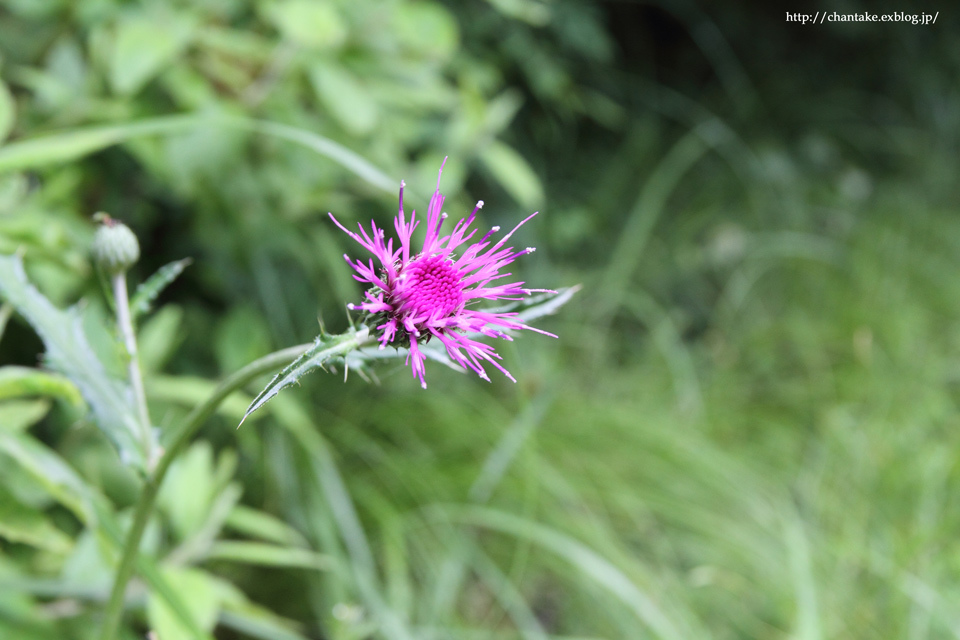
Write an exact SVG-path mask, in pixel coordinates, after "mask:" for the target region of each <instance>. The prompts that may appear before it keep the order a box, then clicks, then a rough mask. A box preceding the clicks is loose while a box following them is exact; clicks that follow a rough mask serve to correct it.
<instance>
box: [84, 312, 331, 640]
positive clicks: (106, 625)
mask: <svg viewBox="0 0 960 640" xmlns="http://www.w3.org/2000/svg"><path fill="white" fill-rule="evenodd" d="M118 306H119V304H118ZM312 346H313V345H312V344H302V345H299V346H296V347H290V348H288V349H283V350H281V351H276V352H274V353H271V354H269V355H266V356H264V357H262V358H260V359H259V360H255V361H253V362H251V363H250V364H248V365H247V366H245V367H244V368H242V369H240V370H239V371H237V372H236V373H234V374H233V375H231V376H230V377H229V378H227V379H226V380H224V381H223V382H221V383H220V384H219V385H218V386H217V388H216V389H214V391H213V393H212V394H211V395H210V397H209V398H207V400H206V401H205V402H204V403H203V404H201V405H198V406H197V407H196V408H195V409H194V410H193V411H191V412H190V415H188V416H187V417H186V419H185V420H184V421H183V423H182V426H181V427H180V429H179V430H178V431H177V432H176V433H175V434H174V436H173V442H172V443H171V445H170V447H169V448H168V449H167V450H166V451H165V452H164V453H163V455H162V456H161V458H160V461H159V462H158V463H157V466H156V467H155V468H154V470H153V472H152V473H151V474H150V476H149V477H148V478H147V480H146V482H145V483H144V485H143V490H142V491H141V492H140V498H139V500H138V501H137V506H136V509H135V511H134V515H133V524H132V525H131V527H130V531H129V532H128V533H127V539H126V542H125V543H124V547H123V556H121V558H120V565H119V566H118V567H117V574H116V576H115V577H114V579H113V589H112V590H111V591H110V599H109V600H108V601H107V609H106V616H105V618H104V622H103V628H102V631H101V633H100V638H101V640H113V638H114V637H115V636H116V633H117V629H118V627H119V626H120V618H121V616H122V614H123V596H124V593H125V592H126V590H127V582H129V580H130V577H131V576H132V575H133V570H134V567H135V566H136V562H137V554H138V552H139V549H140V539H141V538H142V537H143V531H144V529H146V526H147V521H148V520H149V519H150V514H151V513H152V512H153V505H154V503H155V502H156V499H157V492H158V491H159V490H160V485H161V484H162V483H163V479H164V477H165V476H166V474H167V471H168V470H169V469H170V465H171V463H172V462H173V461H174V460H175V459H176V458H177V456H178V455H179V454H180V452H181V451H183V449H184V448H185V447H186V446H187V444H188V443H189V442H190V439H191V438H192V437H193V435H194V434H195V433H196V432H197V430H198V429H199V428H200V427H201V426H202V425H203V423H204V422H206V421H207V419H208V418H209V417H210V416H211V415H213V412H214V411H216V409H217V407H218V406H219V405H220V403H221V402H223V400H224V399H225V398H226V397H227V396H228V395H230V394H231V393H233V392H234V391H236V390H237V389H239V388H241V387H243V386H244V385H246V384H248V383H250V382H251V381H253V380H254V379H256V378H257V377H258V376H260V375H263V374H264V373H267V372H269V371H272V370H274V369H276V368H277V367H279V366H281V365H283V364H286V363H288V362H289V361H290V360H292V359H294V358H296V357H298V356H299V355H300V354H302V353H303V352H304V351H306V350H307V349H309V348H310V347H312Z"/></svg>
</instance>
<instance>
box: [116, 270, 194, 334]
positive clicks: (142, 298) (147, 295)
mask: <svg viewBox="0 0 960 640" xmlns="http://www.w3.org/2000/svg"><path fill="white" fill-rule="evenodd" d="M191 262H193V260H192V259H191V258H184V259H183V260H176V261H174V262H170V263H168V264H165V265H163V266H162V267H160V268H159V269H157V272H156V273H154V274H153V275H152V276H150V277H149V278H147V280H146V282H143V283H142V284H140V286H139V287H137V290H136V292H135V293H134V294H133V297H132V298H131V299H130V315H131V316H133V319H134V320H136V319H137V318H139V317H140V316H142V315H143V314H145V313H148V312H149V311H150V307H151V306H152V305H153V301H154V300H156V299H157V296H158V295H160V292H161V291H163V290H164V289H166V288H167V285H169V284H170V283H171V282H173V281H174V280H176V279H177V276H179V275H180V274H181V273H183V270H184V269H186V268H187V267H188V266H190V263H191Z"/></svg>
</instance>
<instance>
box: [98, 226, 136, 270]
mask: <svg viewBox="0 0 960 640" xmlns="http://www.w3.org/2000/svg"><path fill="white" fill-rule="evenodd" d="M93 218H94V220H97V221H98V222H100V228H99V229H97V233H96V235H94V237H93V259H94V261H95V262H96V263H97V265H98V266H99V267H100V268H101V269H103V270H104V271H105V272H107V273H108V274H110V275H115V274H117V273H123V272H124V271H126V270H127V269H129V268H130V267H132V266H133V265H134V264H135V263H136V262H137V260H139V259H140V243H139V242H137V236H135V235H133V231H130V227H128V226H127V225H125V224H123V223H122V222H120V221H118V220H114V219H113V218H111V217H110V216H109V215H107V214H105V213H98V214H96V215H95V216H93Z"/></svg>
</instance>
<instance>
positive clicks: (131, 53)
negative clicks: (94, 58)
mask: <svg viewBox="0 0 960 640" xmlns="http://www.w3.org/2000/svg"><path fill="white" fill-rule="evenodd" d="M192 31H193V23H192V22H191V21H190V20H189V19H186V18H183V17H174V16H162V17H160V16H151V15H147V14H137V15H134V16H131V17H130V18H128V19H126V20H122V21H120V22H119V23H118V24H117V30H116V39H115V41H114V46H113V55H112V56H111V58H110V85H111V86H112V87H113V90H114V91H116V92H117V93H120V94H123V95H131V94H134V93H136V92H137V91H139V90H140V89H141V88H142V87H143V85H145V84H146V83H147V82H149V81H150V80H151V79H153V77H154V76H156V75H157V73H159V72H160V71H161V70H162V69H163V68H164V67H166V66H167V65H169V64H170V62H172V61H173V60H174V59H175V58H176V57H177V56H178V55H179V54H180V52H181V51H183V49H184V48H185V47H186V46H187V44H188V43H189V41H190V36H191V34H192Z"/></svg>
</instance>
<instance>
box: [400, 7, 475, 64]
mask: <svg viewBox="0 0 960 640" xmlns="http://www.w3.org/2000/svg"><path fill="white" fill-rule="evenodd" d="M395 11H396V13H395V14H394V20H393V32H394V36H395V37H396V38H397V39H398V40H399V41H400V42H401V44H403V45H404V47H405V48H407V49H409V50H411V51H414V52H416V53H419V54H421V55H424V56H428V57H431V58H435V59H438V60H446V59H448V58H449V57H450V56H452V55H453V54H454V53H455V52H456V50H457V45H458V44H459V42H460V32H459V29H458V28H457V21H456V19H455V18H454V17H453V16H452V15H451V14H450V11H449V10H448V9H447V8H446V7H444V6H443V5H441V4H440V3H438V2H403V3H400V4H398V5H397V7H396V9H395Z"/></svg>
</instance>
